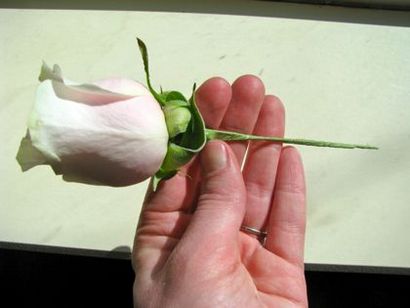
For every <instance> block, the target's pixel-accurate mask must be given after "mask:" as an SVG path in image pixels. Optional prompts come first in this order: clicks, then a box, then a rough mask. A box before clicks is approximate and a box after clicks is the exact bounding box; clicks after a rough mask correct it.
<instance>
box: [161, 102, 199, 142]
mask: <svg viewBox="0 0 410 308" xmlns="http://www.w3.org/2000/svg"><path fill="white" fill-rule="evenodd" d="M181 103H183V102H181V101H173V102H170V103H167V104H166V105H165V107H164V108H163V109H162V111H163V112H164V116H165V122H166V124H167V130H168V135H169V138H170V139H171V140H172V138H174V137H176V136H178V135H179V134H182V133H185V132H186V130H187V128H188V125H189V123H190V121H191V118H192V116H191V111H190V109H189V108H188V107H187V106H186V105H185V104H181Z"/></svg>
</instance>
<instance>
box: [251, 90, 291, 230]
mask: <svg viewBox="0 0 410 308" xmlns="http://www.w3.org/2000/svg"><path fill="white" fill-rule="evenodd" d="M284 130H285V109H284V107H283V104H282V103H281V101H280V100H279V99H278V98H277V97H275V96H271V95H269V96H266V97H265V100H264V103H263V105H262V108H261V111H260V113H259V117H258V121H257V122H256V125H255V129H254V130H253V134H254V135H260V136H276V137H283V135H284ZM281 148H282V144H279V143H272V142H259V141H256V142H251V143H250V145H249V149H248V154H247V159H246V162H245V165H244V169H243V176H244V181H245V185H246V190H247V202H246V214H245V219H244V225H245V226H249V227H253V228H256V229H258V230H262V229H263V228H264V226H265V223H266V220H267V217H268V213H269V210H270V206H271V204H272V195H273V189H274V186H275V178H276V171H277V166H278V162H279V156H280V151H281Z"/></svg>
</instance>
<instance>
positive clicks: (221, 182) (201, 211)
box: [184, 141, 246, 245]
mask: <svg viewBox="0 0 410 308" xmlns="http://www.w3.org/2000/svg"><path fill="white" fill-rule="evenodd" d="M200 161H201V170H202V185H201V191H200V195H199V198H198V205H197V208H196V211H195V212H194V214H193V216H192V219H191V222H190V224H189V226H188V228H187V230H186V232H185V235H184V238H185V237H187V238H189V239H191V241H195V242H198V245H203V243H205V242H209V241H215V240H216V239H219V240H221V241H220V242H224V243H230V244H233V243H235V241H234V239H236V238H237V236H238V230H239V227H240V225H241V222H242V220H243V215H244V211H245V201H246V200H245V186H244V183H243V180H242V174H241V171H240V168H239V165H238V163H237V161H236V159H235V156H234V154H233V152H232V150H231V149H230V148H229V146H228V145H227V144H225V143H224V142H221V141H211V142H209V143H208V144H207V145H206V147H205V148H204V150H203V151H202V153H201V155H200Z"/></svg>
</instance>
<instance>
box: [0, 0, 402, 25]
mask: <svg viewBox="0 0 410 308" xmlns="http://www.w3.org/2000/svg"><path fill="white" fill-rule="evenodd" d="M409 1H410V0H394V1H392V0H377V1H374V0H357V1H354V0H346V1H345V0H283V1H274V0H247V1H246V0H245V1H236V0H209V1H186V0H156V1H151V0H138V1H135V0H121V1H116V0H81V1H78V0H77V1H76V0H59V1H49V0H0V8H11V9H40V10H44V9H53V10H55V9H57V10H117V11H148V12H151V11H154V12H155V11H158V12H179V13H203V14H207V13H211V14H227V15H243V16H266V17H279V18H281V17H283V18H296V19H309V20H323V21H335V22H348V23H361V24H376V25H391V26H402V27H403V26H404V27H408V26H410V3H409Z"/></svg>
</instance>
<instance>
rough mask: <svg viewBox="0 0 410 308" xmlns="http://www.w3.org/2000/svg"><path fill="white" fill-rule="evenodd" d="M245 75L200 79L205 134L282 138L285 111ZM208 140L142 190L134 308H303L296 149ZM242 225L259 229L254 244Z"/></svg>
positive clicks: (301, 196) (301, 188)
mask: <svg viewBox="0 0 410 308" xmlns="http://www.w3.org/2000/svg"><path fill="white" fill-rule="evenodd" d="M264 91H265V90H264V86H263V84H262V82H261V81H260V80H259V79H258V78H257V77H254V76H250V75H246V76H242V77H240V78H239V79H237V80H236V81H235V82H234V83H233V85H232V86H230V85H229V84H228V83H227V82H226V81H225V80H223V79H221V78H212V79H210V80H208V81H206V82H205V83H204V84H203V85H202V86H201V87H200V88H199V89H198V91H197V93H196V98H197V104H198V107H199V109H200V110H201V113H202V115H203V117H204V120H205V122H206V124H207V127H209V128H220V129H226V130H232V131H240V132H243V133H251V132H252V133H253V134H256V135H273V136H283V134H284V107H283V105H282V103H281V102H280V101H279V99H278V98H276V97H274V96H270V95H267V96H265V93H264ZM246 148H247V144H246V143H243V142H233V143H230V145H229V146H228V145H227V144H225V143H223V142H220V141H212V142H209V143H208V144H207V145H206V147H205V149H204V150H203V151H202V152H201V154H200V155H199V158H198V159H196V160H194V161H193V162H192V164H191V165H190V166H189V167H186V168H185V169H184V170H182V171H181V172H180V173H179V174H178V175H176V176H175V177H174V178H172V179H170V180H168V181H165V182H163V183H161V184H160V185H159V187H158V189H157V191H156V192H155V193H154V192H152V190H150V189H149V190H148V192H147V196H146V199H145V202H144V205H143V209H142V212H141V217H140V221H139V224H138V228H137V232H136V236H135V242H134V250H133V266H134V270H135V275H136V276H135V284H134V303H135V306H137V307H259V306H267V307H306V306H307V296H306V285H305V278H304V263H303V248H304V235H305V184H304V175H303V167H302V163H301V160H300V157H299V154H298V152H297V151H296V149H294V148H292V147H283V148H282V146H281V145H280V144H272V143H266V142H254V143H251V144H250V145H249V150H248V154H247V157H246V161H245V163H244V166H243V171H242V173H241V171H240V165H241V163H242V161H243V160H244V156H245V151H246ZM241 225H246V226H250V227H254V228H257V229H260V230H266V232H267V238H266V242H265V243H264V245H261V243H260V242H259V240H258V239H257V238H255V236H253V235H250V234H248V233H244V232H242V231H240V227H241Z"/></svg>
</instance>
